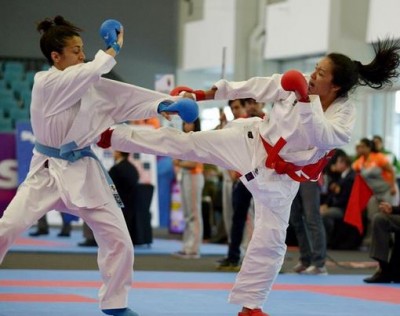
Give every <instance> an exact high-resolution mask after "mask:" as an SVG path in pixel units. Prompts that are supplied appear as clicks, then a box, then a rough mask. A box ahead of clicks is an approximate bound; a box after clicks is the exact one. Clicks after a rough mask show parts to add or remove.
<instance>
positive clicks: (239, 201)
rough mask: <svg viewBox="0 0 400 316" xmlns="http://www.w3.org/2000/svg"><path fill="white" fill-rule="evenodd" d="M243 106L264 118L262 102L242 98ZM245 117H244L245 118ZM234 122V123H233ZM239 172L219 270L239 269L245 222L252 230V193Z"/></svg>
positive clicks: (245, 240)
mask: <svg viewBox="0 0 400 316" xmlns="http://www.w3.org/2000/svg"><path fill="white" fill-rule="evenodd" d="M243 101H244V106H245V110H246V117H247V118H252V117H258V118H264V116H265V113H264V111H263V107H264V103H261V102H256V100H254V99H252V98H247V99H244V100H243ZM245 119H246V118H245ZM233 124H234V123H233ZM239 178H240V174H239V173H237V172H234V173H233V174H232V179H233V186H232V207H233V215H232V226H231V229H230V231H229V240H230V242H229V246H228V255H227V257H225V258H223V259H222V260H220V261H219V264H218V266H217V269H218V270H221V271H239V269H240V261H241V258H242V251H241V249H240V248H241V245H242V248H243V249H244V250H246V248H247V244H248V243H249V241H250V237H249V238H244V237H246V236H245V227H246V223H248V225H247V230H248V235H249V236H251V234H252V231H253V217H254V211H253V210H252V212H251V216H249V209H250V206H251V201H252V195H251V193H250V191H249V190H248V189H247V188H246V186H245V185H244V184H243V182H242V181H240V179H239Z"/></svg>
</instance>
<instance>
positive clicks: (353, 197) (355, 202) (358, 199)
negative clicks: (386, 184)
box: [344, 173, 373, 235]
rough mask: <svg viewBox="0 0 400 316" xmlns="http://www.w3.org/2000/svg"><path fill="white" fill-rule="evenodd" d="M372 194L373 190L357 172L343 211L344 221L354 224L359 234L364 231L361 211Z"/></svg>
mask: <svg viewBox="0 0 400 316" xmlns="http://www.w3.org/2000/svg"><path fill="white" fill-rule="evenodd" d="M372 195H373V192H372V190H371V188H370V187H369V186H368V184H367V183H366V182H365V180H364V178H363V177H362V176H361V175H360V174H358V173H357V174H356V177H355V179H354V183H353V186H352V188H351V193H350V197H349V201H348V202H347V207H346V211H345V213H344V222H345V223H348V224H350V225H353V226H355V227H356V228H357V229H358V231H359V232H360V235H362V234H363V231H364V225H363V221H362V213H363V212H364V210H365V208H366V207H367V204H368V202H369V199H370V198H371V196H372Z"/></svg>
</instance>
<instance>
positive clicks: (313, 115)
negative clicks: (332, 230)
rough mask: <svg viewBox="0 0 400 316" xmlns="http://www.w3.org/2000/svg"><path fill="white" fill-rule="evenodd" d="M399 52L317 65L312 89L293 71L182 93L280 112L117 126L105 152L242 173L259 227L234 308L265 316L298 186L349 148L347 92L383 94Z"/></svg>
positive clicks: (106, 136) (331, 58) (388, 44)
mask: <svg viewBox="0 0 400 316" xmlns="http://www.w3.org/2000/svg"><path fill="white" fill-rule="evenodd" d="M398 51H399V43H398V42H394V41H391V40H387V41H385V42H379V43H378V44H377V45H376V46H375V52H376V57H375V59H374V60H373V62H372V63H371V64H374V65H375V67H370V66H371V64H370V65H365V66H364V65H362V64H361V63H360V62H358V61H353V60H351V59H350V58H348V57H347V56H344V55H342V54H338V53H332V54H329V55H327V56H326V57H324V58H322V59H321V60H320V61H319V62H318V64H317V65H316V68H315V71H314V72H313V73H312V74H311V77H310V79H309V82H307V81H306V79H305V77H304V76H303V75H302V74H300V73H299V72H297V71H289V72H287V73H285V74H284V75H283V76H282V75H273V76H272V77H263V78H261V77H257V78H252V79H249V80H248V81H243V82H228V81H226V80H220V81H218V82H217V83H216V84H215V85H214V86H213V88H212V89H211V90H207V91H201V90H196V91H193V90H192V89H190V88H188V87H178V88H176V89H175V90H174V91H173V94H180V95H184V96H186V97H195V98H196V99H197V100H198V101H201V100H205V99H218V100H222V99H223V100H226V99H238V98H253V99H255V100H256V101H258V102H274V105H273V107H272V110H271V112H270V113H269V115H268V117H267V118H265V119H260V118H252V119H245V120H238V121H235V122H234V124H232V126H231V127H230V128H226V129H222V130H213V131H201V132H196V133H189V134H185V133H182V132H181V131H178V130H175V129H171V128H162V129H159V130H154V131H143V132H142V131H133V130H132V129H131V128H130V127H129V126H117V127H116V128H115V129H114V130H108V131H106V132H105V133H103V135H102V146H105V147H106V146H108V145H110V144H111V146H112V147H113V148H115V149H118V150H122V151H136V152H145V153H150V154H156V155H166V156H171V157H174V158H178V159H185V160H193V161H195V160H197V161H200V162H204V163H212V164H216V165H219V166H221V167H223V168H227V169H233V170H237V171H238V172H239V173H241V174H242V176H241V178H240V179H241V181H243V183H244V184H245V185H246V187H247V188H248V189H249V191H250V192H251V193H252V195H253V198H254V204H255V223H254V225H255V227H254V232H253V235H252V239H251V241H250V244H249V246H248V249H247V252H246V255H245V257H244V260H243V263H242V266H241V270H240V272H239V273H238V276H237V279H236V282H235V284H234V286H233V289H232V291H231V293H230V296H229V301H230V302H231V303H234V304H240V305H241V306H242V311H241V312H239V314H238V315H239V316H266V315H267V314H266V313H264V312H263V311H262V307H263V304H264V302H265V301H266V299H267V297H268V294H269V293H270V291H271V288H272V285H273V283H274V280H275V278H276V276H277V275H278V273H279V270H280V268H281V265H282V263H283V260H284V255H285V252H286V245H285V237H286V228H287V226H288V220H289V213H290V207H291V203H292V200H293V199H294V197H295V195H296V193H297V191H298V188H299V182H301V181H309V180H314V181H316V180H317V179H318V177H319V174H320V172H321V170H322V168H323V167H324V165H325V163H326V162H327V160H328V159H329V157H330V152H331V150H332V149H334V148H336V147H340V146H343V145H345V144H347V143H348V142H349V141H350V136H351V133H352V129H353V125H354V121H355V108H354V105H353V103H352V101H351V100H350V99H349V97H348V93H349V92H350V90H351V89H352V88H353V87H356V86H358V85H360V84H364V85H368V86H370V87H372V88H381V87H382V86H384V85H385V84H386V83H390V79H391V78H394V77H397V76H398V73H397V71H396V68H397V66H398V65H399V56H398ZM293 92H294V93H293Z"/></svg>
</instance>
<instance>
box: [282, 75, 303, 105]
mask: <svg viewBox="0 0 400 316" xmlns="http://www.w3.org/2000/svg"><path fill="white" fill-rule="evenodd" d="M281 85H282V88H283V89H284V90H286V91H293V92H295V93H296V96H297V100H298V101H300V102H310V99H309V98H308V83H307V80H306V78H304V76H303V74H302V73H301V72H300V71H297V70H294V69H293V70H288V71H286V72H285V73H284V74H283V76H282V79H281Z"/></svg>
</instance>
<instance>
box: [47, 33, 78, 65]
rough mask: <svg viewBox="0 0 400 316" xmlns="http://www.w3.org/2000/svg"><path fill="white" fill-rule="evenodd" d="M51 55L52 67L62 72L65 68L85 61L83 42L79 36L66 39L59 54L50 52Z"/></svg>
mask: <svg viewBox="0 0 400 316" xmlns="http://www.w3.org/2000/svg"><path fill="white" fill-rule="evenodd" d="M51 54H52V58H53V61H54V66H55V67H56V68H57V69H59V70H64V69H65V68H67V67H70V66H74V65H77V64H81V63H83V62H84V61H85V53H84V52H83V42H82V39H81V38H80V37H79V36H73V37H71V38H69V39H67V40H66V42H65V46H64V48H63V51H62V53H61V54H59V53H58V52H52V53H51Z"/></svg>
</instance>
